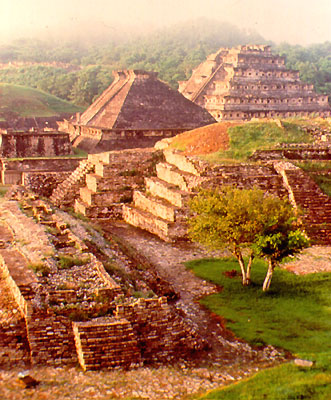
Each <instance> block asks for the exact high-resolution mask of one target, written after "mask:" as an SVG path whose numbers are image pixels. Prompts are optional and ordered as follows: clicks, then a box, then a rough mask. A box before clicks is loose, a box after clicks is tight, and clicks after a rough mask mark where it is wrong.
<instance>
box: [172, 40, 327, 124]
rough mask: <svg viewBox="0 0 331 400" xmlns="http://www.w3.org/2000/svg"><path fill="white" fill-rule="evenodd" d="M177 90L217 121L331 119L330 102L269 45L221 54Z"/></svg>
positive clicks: (207, 62)
mask: <svg viewBox="0 0 331 400" xmlns="http://www.w3.org/2000/svg"><path fill="white" fill-rule="evenodd" d="M179 91H180V92H181V93H182V94H183V95H184V96H185V97H187V98H188V99H189V100H191V101H193V102H195V103H196V104H198V105H200V106H201V107H204V108H206V109H207V110H208V111H209V112H210V113H211V114H212V115H213V116H214V118H215V119H216V120H218V121H221V120H250V119H252V118H287V117H298V116H299V117H309V116H320V117H330V115H331V109H330V106H329V103H328V97H327V96H326V95H321V94H317V93H316V92H315V91H314V87H313V85H311V84H308V83H305V82H302V81H301V80H300V77H299V72H298V71H296V70H292V69H287V68H286V66H285V58H284V57H282V56H279V55H274V54H272V52H271V47H270V46H265V45H247V46H238V47H235V48H232V49H227V48H221V49H219V50H218V51H217V52H216V53H214V54H211V55H209V56H208V57H207V60H206V61H204V62H203V63H201V64H200V65H199V66H198V67H197V68H196V69H195V70H194V71H193V73H192V76H191V78H190V79H189V80H187V81H182V82H179Z"/></svg>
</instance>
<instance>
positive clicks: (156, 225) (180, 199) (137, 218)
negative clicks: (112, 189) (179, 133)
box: [123, 150, 204, 242]
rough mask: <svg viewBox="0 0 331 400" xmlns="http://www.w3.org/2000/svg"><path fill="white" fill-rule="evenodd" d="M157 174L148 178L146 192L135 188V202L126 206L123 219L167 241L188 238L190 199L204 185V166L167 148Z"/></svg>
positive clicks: (157, 167) (157, 168)
mask: <svg viewBox="0 0 331 400" xmlns="http://www.w3.org/2000/svg"><path fill="white" fill-rule="evenodd" d="M164 156H165V160H166V162H161V163H159V164H157V166H156V172H157V177H150V178H145V192H143V191H137V190H136V191H134V194H133V202H134V204H133V205H126V204H125V205H124V206H123V218H124V220H125V221H126V222H127V223H129V224H131V225H134V226H136V227H139V228H141V229H144V230H147V231H149V232H151V233H153V234H154V235H157V236H159V237H160V238H161V239H162V240H165V241H167V242H175V241H178V240H183V239H186V233H187V227H186V223H185V221H186V217H187V213H188V210H187V206H186V205H187V201H188V199H189V198H190V197H191V196H192V191H193V189H194V188H195V187H196V186H198V185H199V184H201V183H202V182H203V180H204V178H203V177H202V176H201V175H202V173H203V168H201V165H199V163H197V164H196V163H195V162H194V161H193V160H190V159H189V158H188V157H186V156H184V155H181V154H180V153H178V152H176V151H170V150H165V151H164Z"/></svg>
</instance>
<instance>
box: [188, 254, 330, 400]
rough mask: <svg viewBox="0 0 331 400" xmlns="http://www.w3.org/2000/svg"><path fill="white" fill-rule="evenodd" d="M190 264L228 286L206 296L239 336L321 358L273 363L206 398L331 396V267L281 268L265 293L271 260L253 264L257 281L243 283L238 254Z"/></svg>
mask: <svg viewBox="0 0 331 400" xmlns="http://www.w3.org/2000/svg"><path fill="white" fill-rule="evenodd" d="M188 267H189V268H191V269H192V270H193V271H194V272H195V273H196V274H197V275H198V276H200V277H202V278H204V279H207V280H210V281H212V282H215V283H217V284H218V285H220V286H221V287H223V290H222V291H221V292H220V293H217V294H213V295H211V296H208V297H206V298H204V299H203V300H202V301H201V302H202V304H204V305H205V306H206V307H208V308H209V309H210V310H211V311H213V312H215V313H216V314H218V315H220V316H222V317H224V318H225V320H226V326H227V328H229V329H231V330H232V331H233V332H234V333H235V334H236V336H237V337H240V338H242V339H244V340H246V341H248V342H249V343H251V344H253V345H262V344H271V345H273V346H277V347H281V348H283V349H286V350H289V351H290V352H292V353H293V354H294V355H295V356H297V357H301V358H304V359H309V360H312V361H314V362H315V365H314V366H313V367H312V368H310V369H307V370H301V369H300V368H299V367H296V366H295V365H293V364H286V365H282V366H280V367H276V368H272V369H270V370H268V371H264V372H261V373H259V374H257V375H256V376H255V377H253V378H251V379H249V380H247V381H245V382H242V383H240V384H236V385H232V386H229V387H227V388H225V389H221V390H218V391H215V392H213V393H209V394H208V395H206V396H205V397H201V398H202V399H236V400H237V399H245V400H246V399H254V400H260V399H261V400H262V399H269V400H276V399H282V400H285V399H325V400H326V399H329V398H331V362H330V361H331V318H330V317H331V313H330V309H331V297H330V293H331V292H330V287H331V274H330V273H318V274H309V275H305V276H298V275H294V274H292V273H290V272H288V271H285V270H281V269H276V270H275V273H274V277H273V281H272V284H271V288H270V291H269V292H268V293H264V292H262V289H261V285H262V281H263V278H264V275H265V273H266V269H267V266H266V265H265V263H264V262H263V261H261V260H256V261H255V263H254V265H253V270H252V285H251V287H243V286H242V285H241V277H240V274H239V273H238V275H236V274H234V273H233V270H238V265H237V262H236V261H235V260H234V259H220V260H214V259H213V260H198V261H192V262H190V263H188ZM227 271H232V273H226V272H227ZM238 272H239V271H238Z"/></svg>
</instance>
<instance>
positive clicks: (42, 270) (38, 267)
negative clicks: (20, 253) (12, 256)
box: [29, 263, 51, 276]
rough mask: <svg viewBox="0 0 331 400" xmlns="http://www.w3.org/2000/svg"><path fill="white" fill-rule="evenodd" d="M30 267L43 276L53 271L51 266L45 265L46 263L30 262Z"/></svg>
mask: <svg viewBox="0 0 331 400" xmlns="http://www.w3.org/2000/svg"><path fill="white" fill-rule="evenodd" d="M29 268H31V269H32V270H33V271H34V272H35V273H36V274H40V275H41V276H48V275H49V274H50V272H51V271H50V269H49V266H48V265H45V264H44V263H37V264H30V265H29Z"/></svg>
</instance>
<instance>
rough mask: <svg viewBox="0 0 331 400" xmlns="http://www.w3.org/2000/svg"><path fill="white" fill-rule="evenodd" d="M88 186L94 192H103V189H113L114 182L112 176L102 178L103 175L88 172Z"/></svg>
mask: <svg viewBox="0 0 331 400" xmlns="http://www.w3.org/2000/svg"><path fill="white" fill-rule="evenodd" d="M86 186H87V187H88V188H89V189H90V190H91V191H92V192H102V191H107V190H112V189H113V188H114V182H113V179H112V178H111V177H110V178H102V177H101V176H99V175H96V174H87V175H86Z"/></svg>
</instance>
